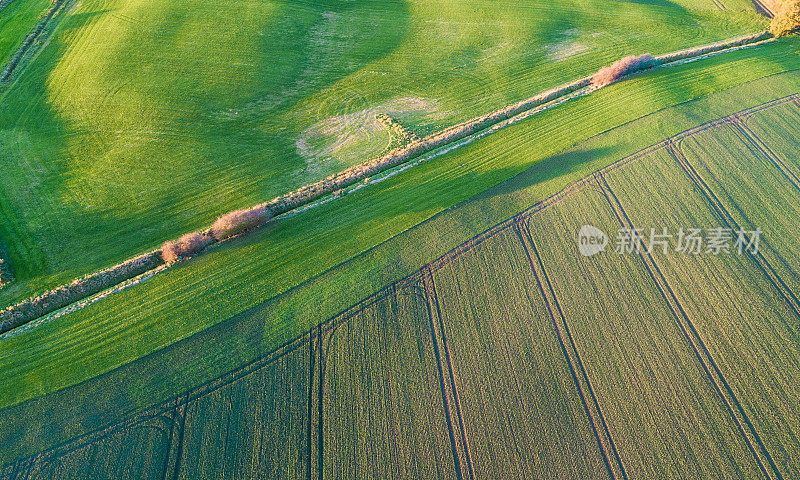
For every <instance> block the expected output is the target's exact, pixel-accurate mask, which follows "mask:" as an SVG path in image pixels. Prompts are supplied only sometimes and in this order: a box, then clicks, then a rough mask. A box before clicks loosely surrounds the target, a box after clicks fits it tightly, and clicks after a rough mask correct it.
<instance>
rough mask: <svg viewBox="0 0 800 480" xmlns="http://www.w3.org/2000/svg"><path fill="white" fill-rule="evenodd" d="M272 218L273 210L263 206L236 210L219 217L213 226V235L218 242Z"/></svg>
mask: <svg viewBox="0 0 800 480" xmlns="http://www.w3.org/2000/svg"><path fill="white" fill-rule="evenodd" d="M271 218H272V210H270V209H269V208H267V207H266V206H263V205H258V206H255V207H253V208H247V209H243V210H234V211H232V212H228V213H226V214H225V215H223V216H221V217H219V218H218V219H217V221H216V222H214V225H212V226H211V234H212V235H213V236H214V238H215V239H217V240H223V239H225V238H228V237H231V236H233V235H237V234H239V233H242V232H244V231H245V230H248V229H250V228H253V227H258V226H260V225H263V224H265V223H267V222H268V221H269V220H270V219H271Z"/></svg>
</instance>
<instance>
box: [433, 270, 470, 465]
mask: <svg viewBox="0 0 800 480" xmlns="http://www.w3.org/2000/svg"><path fill="white" fill-rule="evenodd" d="M428 279H429V284H428V287H429V293H430V295H431V298H432V299H433V303H434V305H435V306H436V317H437V319H438V321H439V331H438V333H439V334H440V335H441V336H440V338H441V342H442V346H443V347H444V353H445V359H446V360H447V371H448V374H449V376H450V387H451V389H452V396H453V401H454V403H455V406H456V415H457V416H458V428H459V430H460V431H461V447H462V448H463V450H464V458H465V460H466V462H467V470H468V471H469V478H470V480H475V471H474V469H473V467H472V454H471V452H470V448H469V438H468V437H467V430H466V428H464V416H463V414H462V413H461V396H460V394H459V392H458V385H457V384H456V377H455V373H454V372H453V360H452V357H451V356H450V347H449V346H448V342H447V332H446V331H445V328H444V320H443V316H442V309H441V306H440V305H439V296H438V294H437V293H436V281H435V280H434V278H433V273H432V272H430V271H429V272H428Z"/></svg>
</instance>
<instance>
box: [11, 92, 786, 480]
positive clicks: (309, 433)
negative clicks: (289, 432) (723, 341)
mask: <svg viewBox="0 0 800 480" xmlns="http://www.w3.org/2000/svg"><path fill="white" fill-rule="evenodd" d="M798 98H800V94H794V95H790V96H787V97H784V98H781V99H777V100H774V101H772V102H768V103H765V104H763V105H759V106H757V107H753V108H750V109H747V110H743V111H742V112H739V113H737V114H733V115H730V116H727V117H723V118H721V119H717V120H715V121H712V122H708V123H706V124H703V125H700V126H698V127H695V128H692V129H690V130H687V131H685V132H683V133H681V134H678V135H675V136H673V137H671V138H669V139H667V140H664V141H662V142H659V143H657V144H654V145H652V146H650V147H648V148H646V149H643V150H641V151H639V152H637V153H635V154H633V155H630V156H628V157H625V158H623V159H620V160H618V161H617V162H615V163H614V164H612V165H610V166H608V167H606V168H604V169H603V170H601V171H599V172H597V173H595V174H593V175H590V176H588V177H586V178H584V179H582V180H580V181H578V182H575V183H573V184H571V185H569V186H568V187H566V188H565V189H564V190H562V191H561V192H559V193H557V194H556V195H553V196H551V197H549V198H547V199H545V200H543V201H540V202H538V203H536V204H534V205H532V206H531V207H530V208H528V209H526V210H524V211H523V212H520V213H519V214H517V215H515V216H513V217H511V218H509V219H508V220H506V221H504V222H502V223H499V224H498V225H496V226H494V227H492V228H490V229H488V230H486V231H484V232H482V233H480V234H478V235H476V236H475V237H473V238H471V239H470V240H468V241H466V242H464V243H462V244H461V245H459V246H458V247H457V248H455V249H453V250H451V251H450V252H448V253H446V254H445V255H443V256H442V257H440V258H438V259H436V260H434V261H432V262H430V263H428V264H426V265H425V266H423V267H422V268H421V269H420V270H419V271H417V272H415V273H414V274H412V275H410V276H408V277H406V278H404V279H401V280H398V281H397V282H394V283H392V284H390V285H388V286H386V287H384V288H383V289H381V290H380V291H378V292H376V293H375V294H373V295H371V296H370V297H368V298H366V299H364V300H363V301H361V302H359V303H357V304H355V305H353V306H352V307H350V308H348V309H346V310H344V311H342V312H340V313H339V314H337V315H336V316H334V317H331V318H330V319H328V320H327V321H325V322H323V323H321V324H320V325H319V326H318V327H315V328H314V329H312V330H311V331H309V332H307V333H305V334H304V335H302V336H300V337H298V338H296V339H295V340H293V341H290V342H288V343H286V344H284V345H282V346H281V347H279V348H277V349H275V350H272V351H270V352H267V353H266V354H264V355H263V356H261V357H258V358H257V359H255V360H253V361H251V362H249V363H246V364H245V365H242V366H241V367H239V368H237V369H235V370H233V371H231V372H229V373H227V374H225V375H223V376H220V377H218V378H216V379H214V380H211V381H209V382H207V383H205V384H202V385H200V386H197V387H195V388H192V389H190V390H187V391H185V392H183V393H182V394H181V395H179V396H178V397H175V398H173V399H171V400H169V401H166V402H164V403H162V404H159V405H157V406H154V407H152V408H150V409H148V410H147V411H145V412H143V413H141V414H138V415H135V416H133V417H130V418H127V419H124V420H122V421H121V422H120V423H117V424H115V425H111V426H109V427H107V428H104V429H102V430H97V431H94V432H90V433H87V434H84V435H82V436H80V437H78V438H76V439H74V440H71V441H69V442H68V443H65V444H62V445H59V446H57V447H55V448H53V449H50V450H47V451H45V452H42V453H39V454H37V455H35V456H33V457H28V458H24V459H21V460H18V461H17V462H14V463H13V464H12V465H7V466H6V467H8V468H10V469H12V470H13V471H15V472H17V473H20V474H22V476H25V475H27V474H28V473H29V472H31V471H32V470H33V469H34V468H38V467H36V466H37V465H38V466H41V465H43V464H47V463H48V462H54V461H58V459H59V458H60V457H63V456H64V455H67V454H69V453H70V452H74V451H76V450H77V449H79V448H82V447H84V446H86V445H91V444H95V443H97V442H101V441H103V439H106V438H109V437H110V436H112V435H116V434H117V433H118V432H121V431H124V430H125V429H127V428H132V427H133V426H135V425H137V424H141V423H142V422H145V421H148V419H151V418H153V417H154V416H156V417H157V416H161V415H166V416H168V417H169V418H170V425H171V430H170V433H169V442H170V448H169V452H170V453H169V455H168V458H167V461H166V463H165V464H164V466H163V468H164V472H165V477H164V478H179V477H180V473H181V471H182V469H183V468H184V466H185V464H184V460H183V441H184V440H183V439H184V431H185V429H186V416H187V409H188V406H189V405H190V404H192V403H193V402H196V401H198V400H199V399H202V398H205V397H207V396H208V395H211V394H212V393H214V392H217V391H219V390H221V389H223V388H224V387H227V386H229V385H232V384H233V383H235V382H237V381H238V380H240V379H242V378H245V377H247V376H248V375H251V374H253V373H254V372H257V371H259V370H261V369H264V368H267V367H268V366H270V365H272V364H274V363H275V362H277V361H278V360H279V359H282V358H285V357H286V356H288V355H291V354H293V352H295V353H296V352H297V351H298V349H300V350H302V351H305V352H307V353H306V355H308V357H309V358H310V365H309V366H308V367H307V368H308V371H307V374H308V383H307V384H305V385H304V391H305V397H306V398H307V399H308V400H307V401H308V403H307V405H305V406H304V411H305V417H306V420H305V421H306V423H305V424H304V427H303V430H302V431H303V432H304V433H303V437H304V438H305V441H304V451H305V454H304V456H303V457H304V458H303V462H304V464H305V467H304V469H303V470H304V472H305V475H304V477H305V478H313V477H314V476H315V475H314V472H313V470H315V469H316V470H317V476H319V477H320V478H321V475H322V473H321V472H322V470H323V469H322V468H321V467H322V462H323V461H325V459H324V458H323V456H322V451H323V449H322V447H323V444H322V443H321V442H322V434H321V433H322V417H321V415H322V410H321V409H322V406H321V402H322V395H323V392H322V380H323V379H324V369H323V368H322V367H321V364H322V363H324V354H323V352H322V349H321V343H320V342H322V338H323V337H324V336H325V335H327V334H328V333H330V332H331V331H332V330H334V329H335V328H336V327H337V326H339V325H341V324H343V323H344V322H347V321H348V320H350V319H351V318H353V317H355V316H356V315H358V314H359V313H360V312H361V311H363V310H364V309H367V308H371V307H372V306H373V305H375V304H377V303H378V302H380V301H382V300H383V299H385V298H386V297H387V296H391V295H394V294H396V292H397V289H398V287H403V288H415V289H417V290H418V293H419V295H420V296H421V297H423V298H424V300H425V303H426V306H427V308H428V313H429V322H430V331H431V335H433V336H434V342H433V347H434V351H435V353H436V363H437V367H438V375H439V381H440V388H441V395H442V400H443V402H444V408H445V410H446V419H447V423H448V425H447V427H448V430H449V435H450V443H451V447H452V452H453V460H454V463H455V465H456V469H458V470H459V475H458V477H459V478H461V479H464V478H470V479H471V478H473V476H474V473H473V471H472V467H471V459H470V456H469V444H468V439H467V437H466V432H465V430H464V427H463V418H462V416H461V415H462V414H461V409H460V402H459V400H458V392H457V389H456V386H455V381H454V374H453V370H452V364H451V361H450V357H449V349H448V347H447V340H446V336H445V334H444V332H443V327H442V323H441V313H440V312H439V307H438V303H437V296H436V291H435V285H434V284H433V275H432V274H433V272H436V271H437V270H439V269H441V268H443V267H444V266H446V265H448V264H450V263H451V262H453V261H454V260H456V259H458V258H460V257H461V256H462V255H463V254H464V253H466V252H469V251H471V250H473V249H475V248H476V247H477V246H478V245H480V244H481V243H483V242H485V241H486V240H488V239H490V238H492V237H493V236H495V235H497V234H498V233H501V232H504V231H506V230H507V229H509V228H514V229H515V232H516V234H517V235H518V236H519V237H520V240H521V242H522V244H523V246H524V249H525V253H526V255H527V257H528V258H527V259H528V262H529V263H530V266H531V269H532V270H533V274H534V277H535V280H536V282H537V287H538V289H539V291H540V293H542V296H543V297H544V299H545V302H546V306H547V309H548V312H549V314H550V317H551V320H552V321H553V326H554V328H555V330H556V334H557V337H558V340H559V343H560V349H561V351H562V353H563V354H564V355H565V357H566V359H567V362H568V364H569V368H570V372H571V375H572V377H573V380H574V381H575V383H576V385H577V388H578V390H579V392H580V397H581V401H582V403H583V407H584V409H585V410H586V412H587V415H588V416H589V419H590V421H591V423H592V429H593V430H594V433H595V436H596V439H597V442H598V444H599V445H600V449H601V451H602V453H603V456H604V460H605V462H606V467H607V468H608V470H609V474H610V475H611V476H612V477H613V478H616V479H627V478H628V476H627V473H626V471H625V469H624V466H623V465H622V463H621V460H620V457H619V455H618V453H617V451H616V446H615V444H614V439H613V438H611V436H610V434H609V430H608V426H607V425H606V422H605V419H604V417H603V415H602V412H601V411H600V409H599V403H598V401H597V399H596V397H595V394H594V391H593V389H592V386H591V384H590V383H589V381H588V377H587V374H586V371H585V369H584V367H583V364H582V361H581V359H580V357H579V356H578V355H577V349H576V348H575V344H574V341H573V339H572V337H571V332H570V331H569V326H568V325H567V323H566V321H565V317H564V313H563V311H562V308H561V305H560V303H559V301H558V299H557V298H556V297H555V294H554V290H553V287H552V285H551V283H550V280H549V277H548V274H547V272H546V271H544V268H543V262H542V259H541V258H540V257H539V254H538V251H537V249H536V245H535V244H534V242H533V240H532V236H531V234H530V231H529V229H528V227H527V224H526V222H527V221H528V219H530V218H532V217H533V216H535V215H536V214H537V213H538V212H540V211H541V210H543V209H544V208H547V207H548V206H550V205H554V204H556V203H558V202H559V201H561V200H562V199H563V198H565V197H566V196H568V195H571V194H574V193H576V192H578V191H580V190H581V189H583V188H584V187H585V186H587V185H597V184H599V185H600V187H601V189H602V191H603V193H604V194H605V195H606V198H607V199H608V202H609V204H610V205H611V208H612V209H613V210H614V212H615V214H616V215H617V220H618V221H619V223H620V224H621V225H631V223H630V220H629V218H628V216H627V214H626V212H625V211H624V209H623V208H622V205H621V203H620V202H619V200H617V199H616V197H615V196H614V192H613V191H612V190H611V189H610V188H609V186H608V184H607V183H606V182H605V179H604V177H603V175H604V174H605V173H608V172H611V171H613V170H615V169H618V168H620V167H621V166H624V165H627V164H629V163H631V162H632V161H634V160H636V159H639V158H642V157H643V156H644V155H647V154H649V153H652V152H655V151H659V150H663V149H666V150H667V151H669V152H670V154H671V155H672V156H673V158H674V159H675V160H676V161H677V162H678V163H679V164H680V166H681V167H682V168H683V170H684V172H685V173H686V175H687V176H688V177H689V178H690V179H691V180H692V182H693V183H694V184H695V185H696V186H697V187H698V188H699V189H700V191H701V192H702V193H703V195H704V196H705V198H706V199H707V200H708V202H709V204H710V205H711V207H712V209H713V210H714V211H715V213H716V214H717V215H718V216H719V217H720V218H721V219H723V220H724V221H725V222H726V223H728V225H730V226H733V227H736V224H735V222H733V219H732V217H731V216H730V214H728V213H727V211H725V210H724V208H723V207H722V204H721V203H719V201H718V200H717V199H716V198H715V197H714V196H713V192H711V191H710V189H709V188H708V186H707V185H706V184H705V182H703V180H702V178H700V177H699V176H697V174H696V172H695V171H694V170H693V169H692V167H691V165H689V164H688V162H687V161H686V160H685V158H683V157H682V155H681V154H680V152H679V151H678V150H677V149H676V148H675V144H676V142H679V141H680V140H681V139H683V138H688V137H690V136H691V135H694V134H695V133H698V132H701V131H704V130H707V129H709V128H713V127H714V126H716V125H721V124H724V123H726V122H730V121H731V120H732V119H735V118H738V117H737V116H742V115H746V114H748V113H752V112H755V111H759V110H762V109H765V108H769V107H770V106H774V105H780V104H783V103H786V102H794V101H796V100H797V99H798ZM641 260H642V262H643V263H644V265H645V267H646V269H647V271H648V272H649V274H650V277H651V279H652V281H653V282H654V283H655V284H656V286H657V288H658V289H659V290H660V292H661V294H662V296H663V297H664V299H665V301H666V302H667V304H668V305H669V306H670V309H671V310H672V313H673V315H674V317H675V319H676V321H677V322H678V323H679V326H680V328H681V331H682V333H683V335H684V337H685V338H686V340H687V342H688V344H689V345H690V346H691V348H692V349H693V351H694V353H695V354H696V355H697V357H698V358H699V359H700V362H701V364H702V366H703V368H704V370H705V372H706V374H707V375H708V377H709V378H710V379H711V381H712V383H713V384H714V386H715V388H716V390H717V393H718V394H719V395H720V396H721V398H722V399H723V401H724V402H725V404H726V407H727V409H728V411H729V412H730V414H731V415H732V416H733V417H734V420H735V422H736V424H737V427H738V429H739V431H740V433H741V434H742V435H743V436H744V438H745V441H746V442H747V445H748V447H749V449H750V451H751V453H752V454H753V455H754V457H755V458H756V460H757V462H758V464H759V466H760V467H761V469H762V471H763V472H764V473H765V475H766V477H767V478H771V479H775V480H779V479H782V478H783V477H782V476H781V474H780V472H779V471H778V469H777V468H776V466H775V464H774V462H773V460H772V458H771V456H770V455H769V453H768V452H767V451H766V449H765V447H764V444H763V442H762V441H761V438H760V437H759V436H758V434H757V433H756V431H755V429H754V427H753V425H752V423H751V422H750V419H749V418H748V416H747V415H746V414H745V412H744V411H743V409H742V406H741V405H740V404H739V402H738V400H737V399H736V397H735V396H734V395H733V393H732V391H731V388H730V386H729V385H728V382H727V381H726V379H725V377H724V376H723V375H722V373H721V372H720V370H719V368H718V367H717V364H716V363H715V361H714V359H713V358H712V357H711V355H710V353H709V351H708V349H707V348H706V346H705V345H704V343H703V342H702V339H701V338H700V336H699V334H698V332H697V331H696V330H695V328H694V326H693V324H692V322H691V320H690V319H689V317H688V315H687V314H686V312H685V311H684V309H683V307H682V305H681V304H680V302H679V301H678V300H677V297H676V295H675V293H674V292H673V291H672V290H671V287H670V285H669V284H668V283H667V282H666V280H665V277H664V275H663V274H662V272H661V271H660V269H659V268H658V266H657V265H656V263H655V262H654V261H653V259H652V258H651V257H649V255H644V254H642V255H641ZM755 262H756V263H757V265H758V266H759V268H760V269H761V270H762V272H763V273H764V274H765V276H766V277H767V278H768V279H769V280H770V282H772V284H773V286H774V287H775V288H776V289H777V290H778V291H779V292H781V294H782V295H784V298H785V299H786V300H787V302H788V303H789V304H790V305H791V306H792V309H793V310H794V311H795V313H797V312H798V310H797V299H796V297H795V296H794V293H793V292H791V291H790V290H788V288H787V287H786V285H785V284H784V283H783V282H782V280H781V279H780V277H779V276H777V275H776V274H775V272H774V270H773V269H772V268H771V266H770V265H769V264H768V263H767V262H765V261H764V260H763V258H762V257H761V256H760V255H759V256H757V257H755ZM445 370H447V371H445ZM315 397H316V398H315ZM315 414H316V416H317V419H316V421H314V422H312V420H313V419H312V417H313V416H314V415H315ZM312 423H313V425H312ZM315 427H316V428H315ZM315 436H316V438H315ZM462 455H463V457H464V460H463V464H462V460H461V456H462ZM462 467H463V468H462ZM0 471H2V470H0Z"/></svg>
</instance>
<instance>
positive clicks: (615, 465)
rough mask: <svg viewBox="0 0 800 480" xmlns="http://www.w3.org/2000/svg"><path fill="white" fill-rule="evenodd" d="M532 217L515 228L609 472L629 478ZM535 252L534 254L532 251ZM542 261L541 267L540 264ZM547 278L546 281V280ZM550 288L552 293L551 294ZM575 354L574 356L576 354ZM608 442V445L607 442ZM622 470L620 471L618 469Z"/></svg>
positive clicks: (613, 475)
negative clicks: (539, 247) (538, 242)
mask: <svg viewBox="0 0 800 480" xmlns="http://www.w3.org/2000/svg"><path fill="white" fill-rule="evenodd" d="M527 222H528V219H520V220H519V221H518V222H515V224H514V231H515V233H516V234H517V236H518V238H519V240H520V242H521V243H522V247H523V248H524V250H525V255H526V256H527V257H528V263H529V265H530V268H531V271H532V272H533V276H534V278H535V279H536V284H537V286H538V287H539V293H541V294H542V298H543V299H544V302H545V305H546V306H547V311H548V313H549V314H550V319H551V320H552V321H553V327H554V329H555V333H556V337H557V338H558V342H559V345H560V346H561V352H562V353H563V354H564V357H565V360H566V361H567V364H568V365H569V369H570V373H572V379H573V381H574V382H575V387H576V389H577V390H578V395H579V396H580V397H581V403H583V407H584V409H585V411H586V415H587V417H588V420H589V423H590V424H591V426H592V430H593V431H594V434H595V438H596V440H597V445H598V447H599V448H600V452H601V453H602V454H603V460H604V461H605V464H606V469H608V473H609V475H610V477H611V478H612V479H614V480H617V479H619V478H622V479H624V480H628V474H627V472H626V471H625V466H624V465H623V463H622V459H621V458H620V456H619V452H618V451H617V446H616V444H615V442H614V438H613V437H612V436H611V431H610V430H609V428H608V424H607V422H606V419H605V416H604V415H603V411H602V409H601V408H600V403H599V401H598V400H597V396H596V395H595V393H594V388H592V382H591V381H590V379H589V375H588V373H587V372H586V369H585V368H584V366H583V361H582V360H581V356H580V353H579V352H578V348H577V346H576V345H575V340H574V339H573V337H572V333H571V332H570V330H569V325H568V324H567V320H566V317H564V312H563V310H562V309H561V304H560V302H559V301H558V297H557V296H556V294H555V290H554V289H553V285H552V284H551V283H550V278H549V276H548V275H547V271H546V270H545V268H544V263H543V262H542V258H541V256H540V255H539V251H538V250H537V248H536V245H535V243H534V241H533V236H532V235H531V232H530V228H529V227H528V224H527ZM531 252H533V255H531ZM534 256H535V257H536V262H534V260H533V257H534ZM537 264H538V267H537V266H536V265H537ZM542 279H544V282H542ZM544 283H546V284H547V289H545V287H544ZM548 292H549V295H548ZM553 305H555V306H556V310H557V311H558V316H556V314H555V311H554V310H553ZM557 318H558V319H560V320H561V324H562V325H563V327H564V332H566V334H567V338H568V339H569V343H570V347H571V348H569V349H568V348H567V346H566V344H565V342H564V335H563V333H562V331H561V327H560V326H559V321H558V319H557ZM573 355H574V360H573V358H572V356H573ZM576 363H577V365H578V368H579V369H580V371H581V378H582V380H583V382H584V383H585V384H586V385H585V388H586V390H588V391H589V395H590V396H591V399H592V404H591V406H590V404H589V402H588V401H587V400H586V394H585V392H584V386H583V385H582V383H581V380H579V376H578V374H577V373H576V370H575V364H576ZM597 418H599V419H600V423H601V425H602V433H601V430H600V429H599V428H598V427H597ZM606 444H608V446H606ZM609 447H610V448H611V456H613V458H614V462H612V461H611V458H610V456H609V452H608V448H609ZM617 470H619V472H617Z"/></svg>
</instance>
